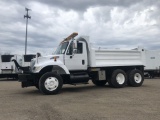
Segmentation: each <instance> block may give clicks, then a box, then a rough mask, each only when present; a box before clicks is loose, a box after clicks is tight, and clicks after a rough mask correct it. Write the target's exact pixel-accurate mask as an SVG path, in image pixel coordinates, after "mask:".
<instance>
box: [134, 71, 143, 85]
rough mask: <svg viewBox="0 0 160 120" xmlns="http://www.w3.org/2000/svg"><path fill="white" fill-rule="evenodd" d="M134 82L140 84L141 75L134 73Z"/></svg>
mask: <svg viewBox="0 0 160 120" xmlns="http://www.w3.org/2000/svg"><path fill="white" fill-rule="evenodd" d="M134 80H135V82H136V83H140V82H141V81H142V76H141V74H139V73H136V74H135V75H134Z"/></svg>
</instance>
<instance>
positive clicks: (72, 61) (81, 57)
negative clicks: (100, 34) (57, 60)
mask: <svg viewBox="0 0 160 120" xmlns="http://www.w3.org/2000/svg"><path fill="white" fill-rule="evenodd" d="M72 52H73V41H71V42H70V45H69V46H68V48H67V51H66V53H65V65H66V67H67V68H68V69H69V70H70V71H74V70H87V65H88V61H87V49H86V43H85V42H83V41H78V42H77V51H76V52H75V53H72Z"/></svg>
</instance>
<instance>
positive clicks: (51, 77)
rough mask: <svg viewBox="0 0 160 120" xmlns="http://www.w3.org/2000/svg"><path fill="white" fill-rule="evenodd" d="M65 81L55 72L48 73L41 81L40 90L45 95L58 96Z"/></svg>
mask: <svg viewBox="0 0 160 120" xmlns="http://www.w3.org/2000/svg"><path fill="white" fill-rule="evenodd" d="M62 85H63V80H62V78H61V76H59V75H57V74H54V73H53V72H47V73H45V74H44V75H42V77H41V78H40V80H39V90H40V91H41V92H42V93H43V94H45V95H51V94H57V93H59V91H60V90H61V88H62Z"/></svg>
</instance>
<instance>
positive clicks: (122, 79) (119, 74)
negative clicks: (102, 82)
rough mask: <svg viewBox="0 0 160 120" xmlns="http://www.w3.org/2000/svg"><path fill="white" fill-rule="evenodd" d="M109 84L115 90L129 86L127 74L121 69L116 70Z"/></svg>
mask: <svg viewBox="0 0 160 120" xmlns="http://www.w3.org/2000/svg"><path fill="white" fill-rule="evenodd" d="M108 84H109V86H111V87H115V88H122V87H124V86H125V85H126V84H127V75H126V73H125V72H124V71H123V70H121V69H117V70H114V71H113V73H112V76H111V78H110V79H109V81H108Z"/></svg>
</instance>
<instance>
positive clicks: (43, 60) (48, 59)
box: [33, 55, 64, 66]
mask: <svg viewBox="0 0 160 120" xmlns="http://www.w3.org/2000/svg"><path fill="white" fill-rule="evenodd" d="M55 57H56V61H55V59H54V58H55ZM33 61H35V64H34V65H35V66H39V65H42V64H47V63H48V64H49V63H52V64H54V63H55V64H57V62H61V63H62V64H64V60H63V55H48V56H43V57H38V58H37V59H36V58H34V59H33Z"/></svg>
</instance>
